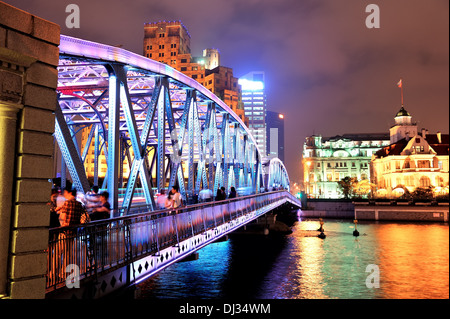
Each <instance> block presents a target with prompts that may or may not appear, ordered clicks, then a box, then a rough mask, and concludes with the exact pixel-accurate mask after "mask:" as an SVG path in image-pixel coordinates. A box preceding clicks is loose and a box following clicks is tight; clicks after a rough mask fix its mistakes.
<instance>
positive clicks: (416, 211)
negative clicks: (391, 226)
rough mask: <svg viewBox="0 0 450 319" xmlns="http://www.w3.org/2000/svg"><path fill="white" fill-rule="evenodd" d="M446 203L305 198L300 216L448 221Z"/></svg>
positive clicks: (447, 205) (447, 206)
mask: <svg viewBox="0 0 450 319" xmlns="http://www.w3.org/2000/svg"><path fill="white" fill-rule="evenodd" d="M448 212H449V204H448V202H447V203H439V204H433V203H425V202H424V203H420V202H417V203H407V202H404V203H403V202H393V201H392V202H391V201H379V202H368V201H367V202H357V201H350V200H329V199H324V200H308V204H307V207H306V209H302V210H301V211H300V216H301V217H303V218H333V219H335V218H340V219H355V218H356V219H358V220H360V219H361V220H374V221H378V220H380V221H418V222H422V221H426V222H448V215H449V214H448Z"/></svg>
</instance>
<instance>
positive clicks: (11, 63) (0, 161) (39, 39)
mask: <svg viewBox="0 0 450 319" xmlns="http://www.w3.org/2000/svg"><path fill="white" fill-rule="evenodd" d="M59 37H60V27H59V26H58V25H56V24H54V23H51V22H48V21H45V20H43V19H41V18H38V17H36V16H33V15H31V14H29V13H27V12H24V11H22V10H19V9H17V8H14V7H13V6H11V5H8V4H6V3H4V2H1V1H0V298H2V297H3V298H27V299H36V298H44V297H45V279H46V277H45V276H46V270H47V252H46V250H47V248H48V226H49V221H50V214H49V209H48V206H47V205H46V203H47V201H48V200H49V198H50V190H51V186H52V184H51V183H50V182H49V181H48V179H50V178H52V177H53V176H52V175H53V174H52V173H53V159H52V155H53V136H52V134H53V132H54V126H55V119H54V115H53V112H54V110H55V106H56V102H57V99H56V90H55V89H56V86H57V77H58V72H57V69H56V67H57V65H58V63H59V49H58V45H59Z"/></svg>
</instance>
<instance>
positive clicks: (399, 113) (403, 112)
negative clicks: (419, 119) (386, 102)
mask: <svg viewBox="0 0 450 319" xmlns="http://www.w3.org/2000/svg"><path fill="white" fill-rule="evenodd" d="M399 116H411V115H410V114H409V113H408V111H407V110H405V109H404V108H403V106H402V108H401V109H400V111H398V112H397V115H395V117H399Z"/></svg>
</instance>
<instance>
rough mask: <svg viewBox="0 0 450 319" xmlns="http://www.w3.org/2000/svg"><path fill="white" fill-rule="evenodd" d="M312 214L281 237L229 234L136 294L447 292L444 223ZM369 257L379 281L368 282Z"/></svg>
mask: <svg viewBox="0 0 450 319" xmlns="http://www.w3.org/2000/svg"><path fill="white" fill-rule="evenodd" d="M319 226H320V225H319V222H318V221H317V220H304V221H301V222H297V223H296V224H294V226H293V233H292V234H291V235H288V236H286V237H276V238H272V237H270V236H269V237H264V236H254V235H243V236H232V237H231V239H230V240H228V241H227V242H220V243H214V244H211V245H209V246H207V247H205V248H203V249H201V250H200V251H199V254H200V258H199V259H198V260H195V261H189V262H182V263H177V264H175V265H172V266H170V267H169V268H167V269H166V270H164V271H163V272H161V273H160V274H157V275H156V276H154V277H152V278H150V279H149V280H147V281H146V282H144V283H142V284H140V288H141V291H142V297H141V298H144V299H152V298H214V299H219V298H228V297H246V298H261V299H329V298H331V299H335V298H336V299H355V298H356V299H375V298H383V299H396V298H401V299H409V298H413V299H438V298H445V299H448V298H449V280H448V275H449V266H448V265H449V242H448V238H449V237H448V236H449V233H448V224H414V223H387V222H360V223H358V225H357V228H358V231H359V233H360V236H359V237H354V236H353V235H352V233H353V230H354V225H353V223H352V221H348V220H325V224H324V229H325V234H326V235H327V237H326V238H325V239H324V240H322V239H320V238H317V235H318V232H317V229H318V228H319ZM369 264H373V265H377V266H378V267H379V269H380V288H367V287H366V278H367V276H368V275H369V272H366V267H367V266H368V265H369Z"/></svg>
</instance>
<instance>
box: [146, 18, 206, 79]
mask: <svg viewBox="0 0 450 319" xmlns="http://www.w3.org/2000/svg"><path fill="white" fill-rule="evenodd" d="M143 51H144V56H146V57H147V58H150V59H153V60H156V61H158V62H161V63H165V64H167V65H169V66H171V67H173V68H174V69H176V70H178V71H180V72H183V73H184V74H186V75H188V76H190V77H191V78H193V79H195V80H197V82H199V83H200V84H203V83H204V77H205V65H204V64H202V63H198V62H196V59H195V58H193V57H192V55H191V36H190V34H189V32H188V30H187V28H186V27H185V26H184V25H183V24H182V23H181V21H159V22H153V23H146V24H145V25H144V50H143Z"/></svg>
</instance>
